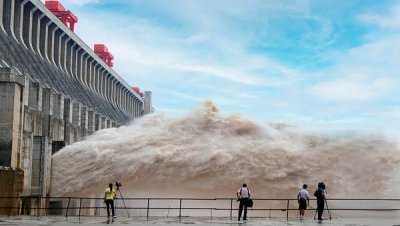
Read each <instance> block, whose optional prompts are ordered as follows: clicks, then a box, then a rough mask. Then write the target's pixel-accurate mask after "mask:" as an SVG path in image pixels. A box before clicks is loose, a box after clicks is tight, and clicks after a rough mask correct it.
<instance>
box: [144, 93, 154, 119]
mask: <svg viewBox="0 0 400 226" xmlns="http://www.w3.org/2000/svg"><path fill="white" fill-rule="evenodd" d="M151 96H152V93H151V91H145V92H144V109H143V113H144V114H145V115H146V114H149V113H151V112H152V101H151Z"/></svg>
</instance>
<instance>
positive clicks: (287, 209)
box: [286, 199, 290, 221]
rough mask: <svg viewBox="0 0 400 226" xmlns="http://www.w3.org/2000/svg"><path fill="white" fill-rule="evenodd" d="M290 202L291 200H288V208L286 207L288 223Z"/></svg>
mask: <svg viewBox="0 0 400 226" xmlns="http://www.w3.org/2000/svg"><path fill="white" fill-rule="evenodd" d="M289 202H290V199H288V200H287V206H286V221H289Z"/></svg>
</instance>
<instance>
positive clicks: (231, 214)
mask: <svg viewBox="0 0 400 226" xmlns="http://www.w3.org/2000/svg"><path fill="white" fill-rule="evenodd" d="M232 208H233V199H232V198H231V211H230V217H231V220H232Z"/></svg>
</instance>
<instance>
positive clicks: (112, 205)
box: [110, 200, 115, 217]
mask: <svg viewBox="0 0 400 226" xmlns="http://www.w3.org/2000/svg"><path fill="white" fill-rule="evenodd" d="M110 204H111V211H112V215H113V217H115V209H114V200H111V202H110Z"/></svg>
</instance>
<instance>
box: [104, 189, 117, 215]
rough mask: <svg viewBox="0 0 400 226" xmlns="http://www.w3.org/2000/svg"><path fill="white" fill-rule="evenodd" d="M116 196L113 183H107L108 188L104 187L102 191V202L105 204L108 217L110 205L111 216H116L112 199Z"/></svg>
mask: <svg viewBox="0 0 400 226" xmlns="http://www.w3.org/2000/svg"><path fill="white" fill-rule="evenodd" d="M116 196H117V192H116V191H115V189H114V188H113V184H109V185H108V188H106V190H105V192H104V202H105V203H106V205H107V217H110V207H111V212H112V216H113V218H117V216H115V210H114V199H115V197H116Z"/></svg>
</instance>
